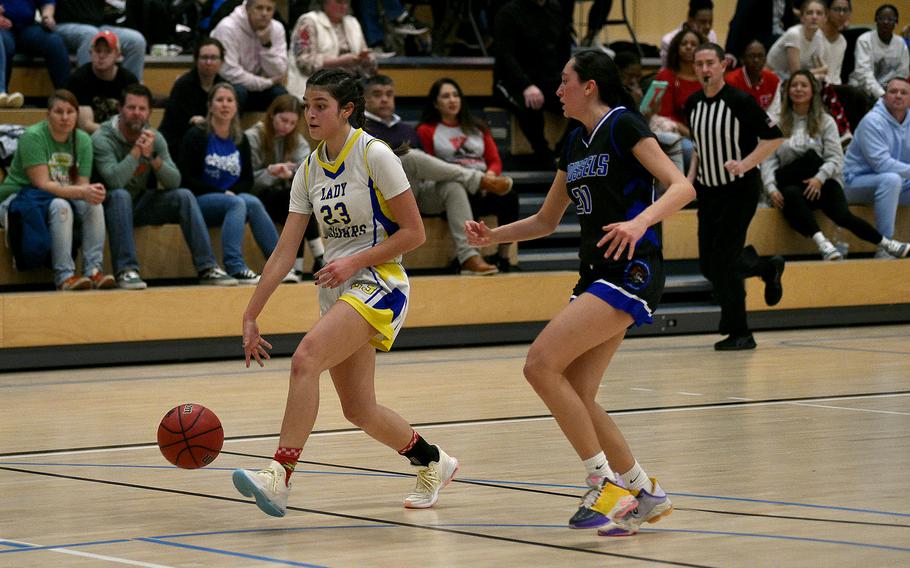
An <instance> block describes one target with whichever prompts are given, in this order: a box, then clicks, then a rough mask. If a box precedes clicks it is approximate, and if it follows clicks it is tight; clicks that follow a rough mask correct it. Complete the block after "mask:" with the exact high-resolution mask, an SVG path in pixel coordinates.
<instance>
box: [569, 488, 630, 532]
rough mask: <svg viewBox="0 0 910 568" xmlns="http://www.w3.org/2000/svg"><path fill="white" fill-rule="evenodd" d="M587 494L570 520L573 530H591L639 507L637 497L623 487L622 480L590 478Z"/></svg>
mask: <svg viewBox="0 0 910 568" xmlns="http://www.w3.org/2000/svg"><path fill="white" fill-rule="evenodd" d="M586 482H587V484H588V487H590V489H588V491H587V493H585V495H584V497H582V498H581V504H580V505H579V507H578V511H576V512H575V514H574V515H572V518H571V519H569V527H570V528H573V529H590V528H594V527H599V526H602V525H605V524H607V523H609V522H610V519H612V518H614V517H621V516H624V515H626V514H628V513H629V511H631V510H632V509H634V508H635V507H637V506H638V501H637V500H636V499H635V496H634V495H632V493H631V492H630V491H629V490H628V489H626V488H625V487H624V486H623V484H622V483H623V482H622V480H619V479H617V480H616V481H613V480H612V479H610V478H608V477H599V476H596V475H591V476H588V478H587V480H586Z"/></svg>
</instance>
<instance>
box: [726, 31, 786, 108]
mask: <svg viewBox="0 0 910 568" xmlns="http://www.w3.org/2000/svg"><path fill="white" fill-rule="evenodd" d="M766 58H767V52H766V51H765V46H764V45H763V44H762V43H761V42H760V41H758V40H757V39H756V40H752V41H751V42H749V44H748V45H746V50H745V51H743V56H742V59H743V66H742V67H740V68H738V69H735V70H733V71H730V72H729V73H727V74H726V75H725V76H724V81H726V83H727V84H728V85H730V86H731V87H736V88H737V89H739V90H741V91H745V92H747V93H749V94H750V95H752V98H753V99H755V102H757V103H758V106H760V107H761V108H762V110H764V111H765V112H766V113H768V116H770V117H771V118H773V119H774V120H777V119H778V117H779V116H780V88H779V87H780V77H778V76H777V74H776V73H774V71H771V70H769V69H766V68H765V59H766Z"/></svg>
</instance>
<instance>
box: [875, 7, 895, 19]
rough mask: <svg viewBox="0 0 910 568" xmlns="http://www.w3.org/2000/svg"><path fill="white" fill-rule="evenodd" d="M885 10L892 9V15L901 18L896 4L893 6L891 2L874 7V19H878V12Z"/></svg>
mask: <svg viewBox="0 0 910 568" xmlns="http://www.w3.org/2000/svg"><path fill="white" fill-rule="evenodd" d="M885 10H892V11H894V17H895V18H897V20H900V19H901V15H900V13H899V12H898V11H897V6H894V5H893V4H882V5H881V6H879V7H878V8H876V9H875V19H876V20H877V19H878V15H879V14H880V13H882V12H884V11H885Z"/></svg>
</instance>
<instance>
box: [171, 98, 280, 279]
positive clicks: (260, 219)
mask: <svg viewBox="0 0 910 568" xmlns="http://www.w3.org/2000/svg"><path fill="white" fill-rule="evenodd" d="M178 166H179V168H180V173H181V175H182V176H183V184H184V185H185V186H186V187H188V188H189V189H190V190H191V191H192V192H193V193H195V194H196V200H197V201H198V202H199V209H201V210H202V216H203V217H204V218H205V222H206V223H207V224H208V225H209V226H210V227H218V226H220V227H221V248H222V253H223V255H224V267H225V268H226V269H227V271H228V273H229V274H230V275H231V277H233V278H235V279H236V280H237V281H238V282H240V283H241V284H256V283H258V282H259V274H257V273H256V272H253V271H252V270H250V268H249V266H247V264H246V262H245V261H244V259H243V239H244V237H245V236H246V224H247V223H249V225H250V229H252V231H253V239H254V240H255V241H256V244H257V245H259V249H260V250H261V251H262V254H263V255H264V256H265V258H266V259H268V258H269V256H270V255H271V254H272V251H274V250H275V246H276V245H277V244H278V231H277V230H275V224H274V223H272V220H271V219H270V218H269V214H268V213H267V212H266V210H265V207H264V206H263V205H262V201H260V200H259V198H258V197H256V196H255V195H253V194H252V193H250V191H251V190H252V189H253V162H252V158H251V156H250V143H249V141H248V140H247V138H246V135H245V134H244V133H243V129H242V128H240V119H239V118H238V109H237V94H236V93H235V91H234V88H233V86H231V85H230V83H219V84H218V85H215V86H214V87H212V90H211V91H209V111H208V114H207V115H206V119H205V123H203V124H202V125H200V126H194V127H193V128H190V129H189V130H188V131H187V132H186V134H184V136H183V143H182V144H181V145H180V159H179V160H178Z"/></svg>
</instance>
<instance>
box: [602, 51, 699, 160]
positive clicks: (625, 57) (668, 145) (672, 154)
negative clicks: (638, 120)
mask: <svg viewBox="0 0 910 568" xmlns="http://www.w3.org/2000/svg"><path fill="white" fill-rule="evenodd" d="M613 62H614V63H616V67H617V68H618V69H619V74H620V78H621V79H622V85H623V87H625V88H626V90H627V91H629V94H630V95H632V100H633V101H635V108H639V107H640V106H641V101H642V99H643V98H644V95H645V94H644V92H643V91H642V85H641V80H642V70H641V58H640V57H639V56H638V53H637V52H634V51H620V52H618V53H617V54H616V57H614V58H613ZM657 103H658V104H657V105H656V104H655V102H654V100H653V99H652V102H651V106H650V107H649V108H647V109H644V111H642V115H643V116H644V117H645V118H646V119H650V118H651V117H652V116H653V115H654V110H653V109H654V108H655V107H656V106H659V103H660V101H657ZM654 136H656V137H657V142H658V143H659V144H660V148H661V149H662V150H663V151H664V153H666V154H667V156H668V157H669V158H670V161H672V162H673V164H674V165H675V166H676V167H677V168H679V171H681V172H683V173H685V171H686V169H685V164H684V162H683V150H682V144H683V142H682V136H680V135H679V134H678V133H677V132H661V131H656V132H654Z"/></svg>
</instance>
